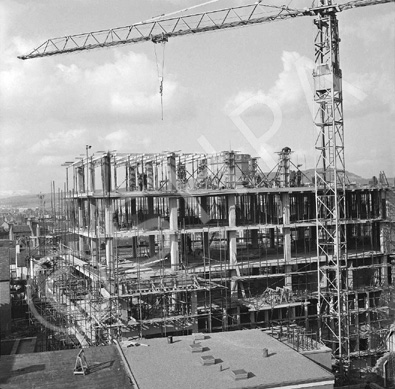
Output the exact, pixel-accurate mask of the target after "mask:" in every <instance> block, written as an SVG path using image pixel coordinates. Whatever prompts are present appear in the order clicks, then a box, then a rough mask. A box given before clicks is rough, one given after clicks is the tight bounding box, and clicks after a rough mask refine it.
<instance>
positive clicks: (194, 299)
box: [191, 291, 199, 333]
mask: <svg viewBox="0 0 395 389" xmlns="http://www.w3.org/2000/svg"><path fill="white" fill-rule="evenodd" d="M197 307H198V303H197V292H196V291H193V292H191V314H192V315H197ZM198 331H199V327H198V320H197V317H196V316H195V317H194V318H193V323H192V333H196V332H198Z"/></svg>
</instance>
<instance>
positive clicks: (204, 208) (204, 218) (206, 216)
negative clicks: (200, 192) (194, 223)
mask: <svg viewBox="0 0 395 389" xmlns="http://www.w3.org/2000/svg"><path fill="white" fill-rule="evenodd" d="M198 201H199V200H198ZM200 220H201V222H202V223H203V224H206V223H208V221H209V220H210V213H209V209H208V203H207V197H200Z"/></svg>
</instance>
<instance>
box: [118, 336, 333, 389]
mask: <svg viewBox="0 0 395 389" xmlns="http://www.w3.org/2000/svg"><path fill="white" fill-rule="evenodd" d="M201 338H202V339H201V340H197V339H196V340H195V335H191V336H182V337H173V343H168V340H167V339H166V338H157V339H146V340H145V339H144V340H142V341H141V343H140V346H138V345H136V344H135V343H134V344H133V343H130V344H129V347H126V344H124V347H123V350H124V353H125V356H126V358H127V360H128V363H129V365H130V368H131V370H132V372H133V375H134V377H135V379H136V381H137V384H138V386H139V388H140V389H151V388H162V389H175V388H180V389H181V388H182V389H186V388H194V389H200V388H202V389H203V388H204V389H220V388H276V387H287V386H290V385H298V388H303V387H310V388H311V387H320V388H324V387H325V388H332V387H333V385H334V376H333V374H331V373H330V372H328V371H327V370H325V369H324V368H322V367H320V366H319V365H317V364H316V363H315V362H313V361H311V360H309V359H308V358H306V357H304V356H303V355H301V354H299V353H298V352H296V351H295V350H293V349H292V348H290V347H288V346H286V345H285V344H282V343H281V342H279V341H277V340H276V339H274V338H272V337H271V336H269V335H268V334H266V333H264V332H262V331H261V330H258V329H257V330H244V331H234V332H221V333H211V334H209V335H202V336H201ZM203 338H204V339H203ZM194 340H195V343H194ZM199 349H201V351H200V350H199ZM264 349H267V350H268V352H267V357H264V355H265V351H264ZM243 377H247V378H243Z"/></svg>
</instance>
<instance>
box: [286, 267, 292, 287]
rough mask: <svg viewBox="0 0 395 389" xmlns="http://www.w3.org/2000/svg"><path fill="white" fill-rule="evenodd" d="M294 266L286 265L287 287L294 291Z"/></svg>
mask: <svg viewBox="0 0 395 389" xmlns="http://www.w3.org/2000/svg"><path fill="white" fill-rule="evenodd" d="M291 272H292V265H285V286H286V287H287V288H289V289H291V290H292V274H290V273H291Z"/></svg>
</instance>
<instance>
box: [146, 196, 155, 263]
mask: <svg viewBox="0 0 395 389" xmlns="http://www.w3.org/2000/svg"><path fill="white" fill-rule="evenodd" d="M147 201H148V219H149V220H150V222H153V219H154V198H153V197H148V199H147ZM148 249H149V255H150V257H153V256H154V255H155V235H149V237H148Z"/></svg>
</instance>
